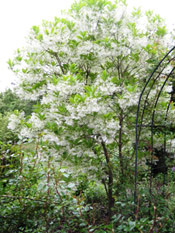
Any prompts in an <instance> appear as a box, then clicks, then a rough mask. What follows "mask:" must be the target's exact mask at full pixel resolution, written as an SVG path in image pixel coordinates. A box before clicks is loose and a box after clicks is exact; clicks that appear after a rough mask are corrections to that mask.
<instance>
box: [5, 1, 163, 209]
mask: <svg viewBox="0 0 175 233" xmlns="http://www.w3.org/2000/svg"><path fill="white" fill-rule="evenodd" d="M166 33H167V32H166V28H165V25H164V22H163V20H162V19H161V18H160V17H159V16H157V15H154V14H153V13H152V12H150V11H148V12H146V13H142V12H141V10H140V9H134V10H133V11H128V10H127V6H126V2H125V1H124V0H119V1H115V2H110V1H108V0H80V1H79V2H76V3H74V4H73V5H72V7H71V9H70V10H69V11H68V12H67V13H65V15H64V17H62V18H57V17H55V20H54V21H53V22H47V21H43V25H42V26H33V28H32V29H31V32H30V35H29V37H28V46H27V47H26V48H24V49H21V50H19V49H18V50H17V52H16V55H15V57H14V59H13V60H9V66H10V67H11V69H12V70H13V71H14V72H15V73H16V75H17V77H18V78H19V84H18V87H17V89H16V91H17V93H18V94H19V95H20V96H21V97H22V98H25V99H30V100H35V101H38V105H37V107H36V110H35V112H34V113H32V115H31V117H30V118H27V119H25V118H24V115H23V113H16V114H14V115H12V116H11V118H10V120H11V121H10V123H9V128H11V129H12V130H15V131H17V132H18V133H19V136H20V137H22V138H33V139H38V138H39V139H40V141H41V143H42V144H44V145H45V147H47V148H48V149H47V150H45V153H47V152H48V151H49V153H50V154H52V155H53V156H52V157H53V158H52V161H54V159H55V160H56V159H58V158H62V159H64V158H65V157H69V158H70V160H71V161H74V160H80V161H84V162H85V163H86V165H87V171H91V170H92V171H95V173H96V174H98V178H99V180H100V181H102V183H103V184H104V186H105V189H106V192H107V196H108V202H109V213H110V212H111V207H112V206H113V202H114V199H113V186H114V177H115V178H116V177H117V176H118V177H121V179H120V180H121V181H122V179H123V177H124V175H125V168H126V166H128V165H127V164H126V162H125V161H127V163H128V164H129V160H130V159H131V155H132V151H133V149H132V144H133V142H134V123H135V107H136V105H137V102H138V96H139V94H140V90H141V88H142V86H143V83H144V82H145V78H146V77H148V75H149V73H150V70H151V69H152V67H153V65H155V64H157V62H158V61H159V58H160V56H161V55H162V54H163V53H165V52H166V50H167V44H166V43H165V36H166ZM42 153H44V151H43V152H42ZM41 158H42V157H41ZM53 164H54V163H53Z"/></svg>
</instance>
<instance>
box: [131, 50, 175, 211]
mask: <svg viewBox="0 0 175 233" xmlns="http://www.w3.org/2000/svg"><path fill="white" fill-rule="evenodd" d="M174 52H175V46H174V47H173V48H172V49H171V50H170V51H169V52H168V53H167V54H166V55H165V56H164V57H163V59H162V60H161V61H160V62H159V64H158V65H157V66H156V68H155V69H154V70H153V72H152V74H151V75H150V77H149V78H148V80H147V81H146V83H145V86H144V87H143V89H142V92H141V94H140V97H139V101H138V106H137V113H136V128H135V131H136V133H135V150H136V152H135V190H134V204H135V211H136V206H137V192H138V187H137V186H138V184H137V183H138V181H137V175H138V153H139V152H140V141H141V140H142V139H141V136H142V131H144V130H145V129H146V130H147V132H148V131H149V133H150V135H149V140H150V164H153V149H154V144H155V143H154V137H155V129H158V128H159V129H160V128H161V129H163V145H162V147H163V151H164V152H166V144H167V143H166V127H167V124H165V123H166V122H167V117H168V113H169V110H170V107H171V102H172V93H174V88H175V87H174V88H173V91H170V92H169V93H167V92H166V93H167V95H165V94H163V92H164V89H165V88H164V87H165V86H166V85H167V84H168V82H171V83H170V84H171V86H174V85H173V84H172V78H173V76H174V70H175V63H174V62H175V53H174ZM173 63H174V64H173ZM161 95H163V98H164V102H166V104H164V105H165V106H166V109H165V108H162V110H160V106H159V110H158V109H157V107H158V105H159V104H160V103H159V102H160V101H159V100H160V99H161ZM167 98H169V100H167V101H165V99H167ZM145 113H147V114H145ZM156 113H159V114H161V119H164V121H163V124H162V120H161V122H160V120H158V117H156ZM163 114H164V116H163ZM145 116H146V117H145ZM148 116H149V117H148ZM164 154H165V153H164ZM152 177H153V170H152V167H151V169H150V184H149V186H150V187H149V188H150V193H152ZM164 183H165V173H164Z"/></svg>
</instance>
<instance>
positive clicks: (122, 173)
mask: <svg viewBox="0 0 175 233" xmlns="http://www.w3.org/2000/svg"><path fill="white" fill-rule="evenodd" d="M119 125H120V129H119V160H120V172H121V181H123V177H124V168H123V155H122V147H123V144H122V133H123V110H122V109H121V113H120V117H119Z"/></svg>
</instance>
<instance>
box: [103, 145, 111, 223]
mask: <svg viewBox="0 0 175 233" xmlns="http://www.w3.org/2000/svg"><path fill="white" fill-rule="evenodd" d="M102 147H103V151H104V155H105V158H106V163H107V167H108V193H107V194H108V214H109V219H110V218H111V216H112V210H111V209H112V207H113V206H114V199H113V197H112V188H113V173H112V167H111V163H110V157H109V154H108V151H107V148H106V145H105V143H104V142H103V141H102Z"/></svg>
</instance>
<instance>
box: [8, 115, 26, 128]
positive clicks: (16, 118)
mask: <svg viewBox="0 0 175 233" xmlns="http://www.w3.org/2000/svg"><path fill="white" fill-rule="evenodd" d="M24 115H25V114H24V112H21V113H18V114H11V115H10V117H9V124H8V128H9V129H11V130H12V131H15V130H17V129H18V128H19V127H20V126H21V120H23V119H24Z"/></svg>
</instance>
